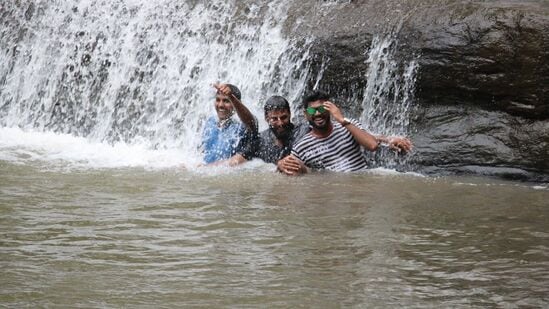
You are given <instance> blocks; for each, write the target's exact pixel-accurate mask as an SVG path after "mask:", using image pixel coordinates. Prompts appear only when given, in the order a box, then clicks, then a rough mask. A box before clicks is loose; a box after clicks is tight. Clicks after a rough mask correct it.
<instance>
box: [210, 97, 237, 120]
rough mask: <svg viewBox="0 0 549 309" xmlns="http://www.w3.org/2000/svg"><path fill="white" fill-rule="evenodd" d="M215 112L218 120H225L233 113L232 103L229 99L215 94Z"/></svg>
mask: <svg viewBox="0 0 549 309" xmlns="http://www.w3.org/2000/svg"><path fill="white" fill-rule="evenodd" d="M214 106H215V111H216V112H217V117H218V118H219V120H225V119H228V118H229V117H231V116H232V114H233V112H234V107H233V103H231V100H229V97H228V96H226V95H224V94H220V93H217V94H216V95H215V105H214Z"/></svg>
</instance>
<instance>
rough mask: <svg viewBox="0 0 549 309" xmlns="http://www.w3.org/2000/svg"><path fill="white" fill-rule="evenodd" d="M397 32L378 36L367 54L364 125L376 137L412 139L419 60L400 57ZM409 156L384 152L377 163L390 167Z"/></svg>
mask: <svg viewBox="0 0 549 309" xmlns="http://www.w3.org/2000/svg"><path fill="white" fill-rule="evenodd" d="M397 51H398V40H397V38H396V36H395V34H394V32H392V33H390V34H389V35H385V36H381V35H378V36H375V37H374V38H373V40H372V44H371V46H370V48H369V50H368V52H367V55H368V59H367V60H366V61H367V63H368V64H369V66H368V72H367V74H366V79H367V82H366V88H365V89H364V96H363V100H362V103H361V105H362V110H363V112H362V115H361V117H360V119H361V122H362V123H363V124H364V125H365V127H366V128H367V130H368V131H370V132H373V133H375V134H383V135H399V136H409V134H410V113H411V108H412V103H413V100H414V91H415V84H416V72H417V69H418V63H417V59H411V60H404V59H401V58H398V57H397V55H396V54H397ZM408 160H409V156H406V157H402V158H401V157H398V156H395V155H391V153H390V152H388V151H381V152H380V154H378V155H377V156H376V159H375V161H377V164H381V165H383V166H386V167H396V166H397V165H402V164H406V162H407V161H408Z"/></svg>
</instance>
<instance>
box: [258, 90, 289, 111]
mask: <svg viewBox="0 0 549 309" xmlns="http://www.w3.org/2000/svg"><path fill="white" fill-rule="evenodd" d="M275 109H284V110H288V111H289V110H290V103H288V101H287V100H286V99H284V98H283V97H281V96H279V95H274V96H272V97H270V98H269V99H267V102H265V105H264V106H263V110H264V111H265V116H267V113H268V112H270V111H272V110H275Z"/></svg>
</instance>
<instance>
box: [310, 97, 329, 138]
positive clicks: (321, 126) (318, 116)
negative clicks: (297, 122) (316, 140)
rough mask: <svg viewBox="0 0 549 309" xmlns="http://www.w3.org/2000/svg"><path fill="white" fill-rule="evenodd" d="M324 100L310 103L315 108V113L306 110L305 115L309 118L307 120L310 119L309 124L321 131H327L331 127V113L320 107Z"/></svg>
mask: <svg viewBox="0 0 549 309" xmlns="http://www.w3.org/2000/svg"><path fill="white" fill-rule="evenodd" d="M324 102H325V100H317V101H313V102H310V103H309V104H308V107H312V108H314V109H315V110H314V114H312V115H311V114H310V113H309V112H308V111H307V110H305V117H306V118H307V121H309V124H310V125H311V126H312V127H313V130H317V131H320V132H326V131H328V130H329V129H330V113H329V112H328V111H327V110H324V112H322V108H320V109H318V108H319V107H321V106H323V105H322V104H323V103H324Z"/></svg>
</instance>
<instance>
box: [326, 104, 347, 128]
mask: <svg viewBox="0 0 549 309" xmlns="http://www.w3.org/2000/svg"><path fill="white" fill-rule="evenodd" d="M322 106H324V108H326V110H327V111H328V112H329V113H330V115H332V117H333V118H334V120H335V121H337V122H339V123H342V122H344V121H345V119H344V118H345V117H344V116H343V113H342V112H341V110H340V109H339V107H337V105H335V104H334V103H332V102H330V101H325V102H324V103H322Z"/></svg>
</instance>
